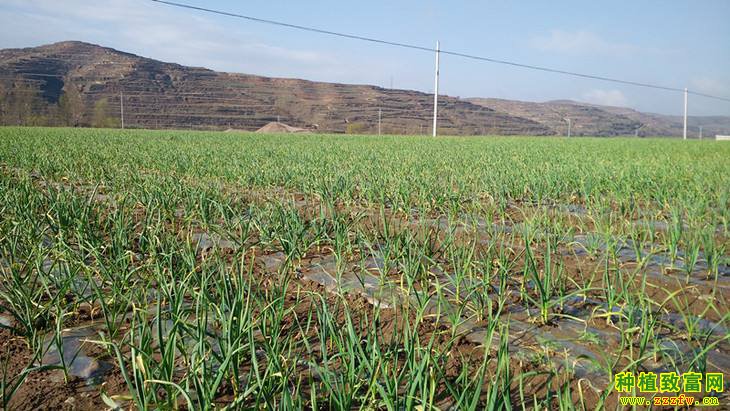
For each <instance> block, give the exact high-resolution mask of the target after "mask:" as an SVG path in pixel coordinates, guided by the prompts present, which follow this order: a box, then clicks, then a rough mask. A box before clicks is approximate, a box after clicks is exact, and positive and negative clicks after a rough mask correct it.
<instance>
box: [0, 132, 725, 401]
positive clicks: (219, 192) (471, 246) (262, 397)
mask: <svg viewBox="0 0 730 411" xmlns="http://www.w3.org/2000/svg"><path fill="white" fill-rule="evenodd" d="M0 143H2V144H0V167H1V169H0V170H1V172H0V199H1V200H2V201H0V214H1V215H2V216H3V218H2V219H0V263H2V264H0V277H1V278H2V283H1V284H2V285H0V307H1V308H0V314H4V315H7V316H8V317H9V318H10V319H11V320H12V321H11V325H4V326H3V327H5V328H8V331H7V332H9V333H10V335H15V336H18V337H22V338H23V341H25V343H26V346H27V353H28V354H27V358H28V362H27V364H25V365H23V366H22V367H20V368H19V369H15V370H10V369H9V368H8V367H7V366H4V367H3V370H4V371H3V378H2V381H3V384H2V395H3V397H2V399H3V403H4V404H11V405H12V404H13V397H18V398H16V399H15V401H22V399H21V398H19V397H20V396H21V394H19V393H21V392H22V390H21V388H22V387H21V386H22V384H23V383H24V381H26V380H27V379H28V378H33V376H34V375H36V374H39V373H44V372H45V373H50V372H55V371H54V369H56V368H60V369H61V370H62V372H63V373H64V374H63V375H64V376H66V377H68V376H69V375H73V374H74V372H75V371H74V365H73V364H69V363H68V361H65V360H62V361H61V362H60V363H59V364H46V362H47V361H45V360H44V358H45V354H46V351H47V350H48V349H49V347H48V346H47V344H45V343H44V341H48V340H49V339H50V341H53V342H54V343H53V345H54V346H55V347H57V350H58V351H59V352H63V350H64V349H66V348H67V347H65V345H64V341H65V340H64V338H63V337H64V336H65V335H66V334H65V332H66V331H65V330H66V329H67V328H72V329H73V328H74V327H77V326H80V325H81V326H83V325H88V324H91V325H93V326H94V327H95V328H94V329H95V330H97V331H96V335H95V336H94V337H93V338H89V339H88V340H87V341H85V342H84V344H85V346H84V347H87V348H84V349H89V348H88V347H90V346H94V347H96V350H101V352H102V353H101V354H100V353H99V352H97V351H93V350H92V352H95V354H94V355H95V360H97V361H106V362H109V363H110V364H111V365H112V370H111V371H109V372H108V373H111V374H116V375H117V376H118V377H119V378H118V380H119V381H123V382H122V383H121V384H118V385H117V386H108V385H107V386H104V387H101V386H100V387H99V388H98V390H97V391H99V392H100V397H99V398H100V399H99V401H100V403H103V404H106V405H107V406H112V407H115V406H120V407H133V408H138V409H152V408H161V409H178V408H181V407H182V408H194V409H219V408H230V409H236V408H240V407H245V408H261V407H266V408H286V409H300V408H326V409H352V408H358V409H388V410H396V409H424V410H425V409H441V408H448V407H455V408H458V409H507V408H523V409H524V408H539V409H544V408H560V409H592V408H601V407H611V406H613V407H619V405H617V402H616V400H615V395H613V394H612V392H611V390H610V381H611V379H612V378H613V375H614V374H615V373H618V372H621V371H624V370H630V371H635V372H638V371H642V370H660V369H672V370H677V371H678V372H685V371H688V370H713V367H714V365H713V364H714V362H713V360H714V359H715V358H719V359H721V360H723V359H725V358H728V357H730V353H729V352H728V339H730V334H728V331H727V330H728V328H729V327H730V321H729V317H728V315H727V311H728V303H727V299H728V298H730V284H728V281H727V280H726V278H725V274H723V273H725V272H726V271H725V270H726V269H727V265H728V262H729V261H728V260H730V259H729V258H728V255H727V250H728V244H729V243H728V238H729V236H728V232H729V229H730V227H728V222H729V221H730V218H729V217H730V214H729V213H730V211H728V210H729V208H730V207H728V206H729V205H730V204H729V199H730V176H729V175H728V174H727V170H726V168H727V158H730V145H727V144H722V143H714V142H709V141H701V142H696V141H675V140H660V139H646V140H644V139H591V138H581V139H571V140H568V139H563V138H549V139H548V138H528V137H510V138H507V137H488V138H487V137H485V138H457V137H441V138H438V139H432V138H424V137H412V136H411V137H402V136H387V137H382V138H376V137H367V136H356V137H352V136H330V135H296V136H291V135H286V136H284V135H282V136H269V135H257V134H251V135H233V134H224V133H202V132H174V131H138V130H125V131H120V130H117V131H114V130H81V129H44V128H0ZM660 223H663V225H664V226H665V228H664V229H662V228H661V226H662V224H660ZM314 274H317V275H319V276H318V277H316V278H322V279H326V278H330V279H331V280H328V281H330V282H323V283H317V282H313V281H310V280H308V278H315V277H309V276H312V275H314ZM322 281H324V280H322ZM710 300H711V301H712V303H706V302H703V301H710ZM677 319H678V320H677ZM708 323H710V324H713V327H714V328H713V329H712V332H709V331H707V330H706V328H703V324H708ZM571 324H572V325H571ZM576 324H577V326H576ZM641 330H645V332H640V331H641ZM713 356H720V357H713ZM61 358H62V359H63V358H64V356H63V355H61ZM7 361H9V360H8V359H7V358H6V359H5V364H7ZM72 362H73V361H72ZM585 364H591V365H590V366H588V367H586V366H585ZM16 368H17V367H16ZM106 376H108V375H106ZM106 376H102V377H106ZM587 381H590V384H588V383H587Z"/></svg>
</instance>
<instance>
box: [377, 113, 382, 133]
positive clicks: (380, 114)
mask: <svg viewBox="0 0 730 411" xmlns="http://www.w3.org/2000/svg"><path fill="white" fill-rule="evenodd" d="M382 118H383V109H381V108H379V107H378V135H380V121H381V120H382Z"/></svg>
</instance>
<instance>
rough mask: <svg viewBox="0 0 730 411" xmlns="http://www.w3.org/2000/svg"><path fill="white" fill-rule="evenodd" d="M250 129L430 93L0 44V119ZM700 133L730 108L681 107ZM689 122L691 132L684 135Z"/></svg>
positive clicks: (546, 116) (421, 121) (515, 129)
mask: <svg viewBox="0 0 730 411" xmlns="http://www.w3.org/2000/svg"><path fill="white" fill-rule="evenodd" d="M122 95H123V101H124V122H125V126H127V127H139V128H194V129H213V130H227V129H240V130H251V131H253V130H257V129H259V128H261V127H263V126H265V125H267V124H269V123H271V122H284V123H286V124H288V125H291V126H293V127H297V128H303V129H308V130H313V131H321V132H335V133H343V132H350V133H376V132H377V130H378V118H379V110H380V111H381V114H380V116H381V118H382V123H381V128H382V132H383V133H392V134H425V133H428V132H429V131H430V128H431V112H432V109H433V96H432V95H431V94H427V93H422V92H418V91H411V90H396V89H385V88H382V87H376V86H369V85H349V84H337V83H324V82H313V81H307V80H299V79H285V78H270V77H263V76H256V75H248V74H237V73H223V72H216V71H212V70H208V69H205V68H200V67H187V66H182V65H179V64H174V63H166V62H161V61H157V60H153V59H150V58H146V57H140V56H137V55H134V54H129V53H125V52H121V51H118V50H114V49H111V48H106V47H101V46H97V45H93V44H89V43H83V42H76V41H68V42H61V43H55V44H50V45H45V46H40V47H33V48H24V49H6V50H0V124H6V125H14V124H28V125H71V126H90V125H93V126H107V127H116V126H120V125H121V124H120V123H121V109H122V108H121V107H120V101H121V99H122ZM565 117H569V118H571V120H572V122H573V134H574V135H596V136H615V135H634V134H638V135H667V136H678V135H681V133H682V121H681V118H679V117H673V116H664V115H659V114H647V113H641V112H638V111H635V110H632V109H628V108H621V107H604V106H596V105H590V104H583V103H577V102H573V101H552V102H544V103H534V102H522V101H512V100H501V99H490V98H473V99H459V98H455V97H449V96H441V97H440V100H439V129H440V130H439V132H440V133H442V134H457V135H476V134H504V135H515V134H517V135H562V134H565V132H566V122H565V120H564V118H565ZM689 124H690V127H691V129H692V130H696V129H697V126H699V125H702V126H703V127H704V134H705V135H706V136H710V135H714V134H718V133H728V132H730V117H721V116H716V117H691V118H690V121H689ZM695 134H696V131H694V132H693V134H692V135H695Z"/></svg>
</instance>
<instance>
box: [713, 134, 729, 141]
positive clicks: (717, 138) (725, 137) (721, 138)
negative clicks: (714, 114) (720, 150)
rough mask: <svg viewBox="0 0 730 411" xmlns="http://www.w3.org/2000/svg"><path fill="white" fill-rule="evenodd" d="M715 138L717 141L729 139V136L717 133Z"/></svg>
mask: <svg viewBox="0 0 730 411" xmlns="http://www.w3.org/2000/svg"><path fill="white" fill-rule="evenodd" d="M715 140H717V141H730V136H721V135H719V134H717V135H716V136H715Z"/></svg>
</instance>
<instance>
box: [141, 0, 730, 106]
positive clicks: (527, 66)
mask: <svg viewBox="0 0 730 411" xmlns="http://www.w3.org/2000/svg"><path fill="white" fill-rule="evenodd" d="M150 1H153V2H155V3H161V4H166V5H168V6H173V7H179V8H184V9H190V10H197V11H203V12H206V13H212V14H218V15H221V16H228V17H235V18H240V19H245V20H249V21H255V22H257V23H264V24H271V25H275V26H281V27H287V28H292V29H296V30H303V31H308V32H312V33H319V34H325V35H330V36H337V37H343V38H348V39H352V40H361V41H367V42H370V43H377V44H384V45H388V46H395V47H402V48H407V49H412V50H419V51H427V52H429V53H433V52H436V51H437V50H436V49H434V48H431V47H424V46H418V45H414V44H408V43H401V42H397V41H390V40H382V39H376V38H373V37H366V36H360V35H356V34H348V33H341V32H336V31H331V30H324V29H318V28H315V27H308V26H301V25H299V24H291V23H284V22H281V21H275V20H269V19H263V18H259V17H253V16H247V15H244V14H238V13H232V12H227V11H221V10H214V9H209V8H205V7H198V6H191V5H189V4H183V3H176V2H173V1H167V0H150ZM439 52H440V53H442V54H448V55H451V56H456V57H462V58H467V59H471V60H478V61H486V62H490V63H496V64H504V65H508V66H513V67H521V68H525V69H530V70H539V71H545V72H549V73H556V74H563V75H568V76H574V77H582V78H587V79H592V80H601V81H607V82H612V83H619V84H626V85H630V86H638V87H647V88H653V89H658V90H666V91H676V92H682V93H684V89H683V88H678V87H667V86H661V85H657V84H651V83H642V82H639V81H631V80H622V79H617V78H612V77H605V76H599V75H594V74H585V73H578V72H574V71H568V70H560V69H554V68H550V67H543V66H535V65H532V64H524V63H517V62H514V61H508V60H500V59H495V58H491V57H484V56H477V55H473V54H467V53H460V52H456V51H449V50H439ZM688 93H689V94H694V95H696V96H702V97H707V98H712V99H716V100H723V101H728V102H730V98H726V97H720V96H715V95H711V94H706V93H700V92H696V91H691V90H689V91H688Z"/></svg>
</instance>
